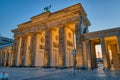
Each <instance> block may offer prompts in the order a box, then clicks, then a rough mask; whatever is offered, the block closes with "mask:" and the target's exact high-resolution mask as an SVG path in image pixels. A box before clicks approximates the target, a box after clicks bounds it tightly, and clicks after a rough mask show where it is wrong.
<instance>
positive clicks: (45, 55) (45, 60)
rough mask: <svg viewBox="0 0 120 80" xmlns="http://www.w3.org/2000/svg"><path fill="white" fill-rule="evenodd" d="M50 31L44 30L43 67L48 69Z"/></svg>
mask: <svg viewBox="0 0 120 80" xmlns="http://www.w3.org/2000/svg"><path fill="white" fill-rule="evenodd" d="M50 46H51V31H50V30H49V29H46V30H45V54H44V66H45V67H50V64H51V63H50V62H51V61H50V60H51V59H50V55H51V53H50V52H51V51H50V50H51V47H50Z"/></svg>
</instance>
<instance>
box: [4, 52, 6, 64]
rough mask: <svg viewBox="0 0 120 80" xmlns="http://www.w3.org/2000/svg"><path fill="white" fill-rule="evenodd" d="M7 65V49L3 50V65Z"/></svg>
mask: <svg viewBox="0 0 120 80" xmlns="http://www.w3.org/2000/svg"><path fill="white" fill-rule="evenodd" d="M6 65H7V51H4V66H6Z"/></svg>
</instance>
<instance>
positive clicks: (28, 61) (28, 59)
mask: <svg viewBox="0 0 120 80" xmlns="http://www.w3.org/2000/svg"><path fill="white" fill-rule="evenodd" d="M30 42H31V36H30V35H28V36H27V37H26V50H25V66H31V54H30Z"/></svg>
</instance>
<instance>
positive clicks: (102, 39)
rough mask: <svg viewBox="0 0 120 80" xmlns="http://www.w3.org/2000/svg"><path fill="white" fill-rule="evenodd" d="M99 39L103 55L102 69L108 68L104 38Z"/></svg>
mask: <svg viewBox="0 0 120 80" xmlns="http://www.w3.org/2000/svg"><path fill="white" fill-rule="evenodd" d="M100 41H101V47H102V56H103V70H109V69H110V65H109V60H108V57H109V56H108V55H107V53H106V46H105V40H104V38H103V37H102V38H100Z"/></svg>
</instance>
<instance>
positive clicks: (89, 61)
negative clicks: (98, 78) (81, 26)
mask: <svg viewBox="0 0 120 80" xmlns="http://www.w3.org/2000/svg"><path fill="white" fill-rule="evenodd" d="M86 53H87V67H88V70H91V69H92V58H91V50H90V41H89V40H86Z"/></svg>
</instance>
